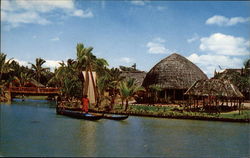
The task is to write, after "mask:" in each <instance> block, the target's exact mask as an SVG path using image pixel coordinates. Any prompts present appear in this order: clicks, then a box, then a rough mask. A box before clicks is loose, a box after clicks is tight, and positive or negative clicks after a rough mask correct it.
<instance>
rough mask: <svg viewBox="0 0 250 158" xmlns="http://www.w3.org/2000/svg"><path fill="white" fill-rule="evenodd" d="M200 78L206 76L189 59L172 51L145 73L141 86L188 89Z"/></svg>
mask: <svg viewBox="0 0 250 158" xmlns="http://www.w3.org/2000/svg"><path fill="white" fill-rule="evenodd" d="M200 79H207V76H206V75H205V74H204V73H203V72H202V71H201V70H200V69H199V68H198V67H197V66H196V65H195V64H193V63H192V62H191V61H189V60H188V59H186V58H185V57H183V56H181V55H179V54H176V53H174V54H172V55H170V56H168V57H167V58H165V59H163V60H161V61H160V62H159V63H157V64H156V65H155V66H154V67H153V68H152V69H151V70H150V71H149V72H148V73H147V75H146V77H145V79H144V81H143V84H142V86H144V87H148V86H150V85H157V86H159V87H161V88H162V89H188V88H189V87H190V86H191V85H192V84H193V83H194V82H195V81H197V80H200Z"/></svg>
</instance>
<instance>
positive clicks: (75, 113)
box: [57, 109, 102, 121]
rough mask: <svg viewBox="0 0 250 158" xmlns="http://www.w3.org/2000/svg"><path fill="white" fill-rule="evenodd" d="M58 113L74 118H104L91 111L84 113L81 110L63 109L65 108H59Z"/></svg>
mask: <svg viewBox="0 0 250 158" xmlns="http://www.w3.org/2000/svg"><path fill="white" fill-rule="evenodd" d="M57 113H58V114H60V115H65V116H69V117H72V118H77V119H85V120H93V121H94V120H99V119H101V118H102V116H98V115H93V114H90V113H84V112H81V111H71V110H63V109H59V110H58V111H57Z"/></svg>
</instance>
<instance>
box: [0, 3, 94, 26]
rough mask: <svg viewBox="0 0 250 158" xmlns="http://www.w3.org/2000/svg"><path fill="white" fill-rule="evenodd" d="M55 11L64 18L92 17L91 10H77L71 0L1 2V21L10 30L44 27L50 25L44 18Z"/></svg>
mask: <svg viewBox="0 0 250 158" xmlns="http://www.w3.org/2000/svg"><path fill="white" fill-rule="evenodd" d="M55 10H60V11H62V13H63V14H64V15H66V16H76V17H81V18H90V17H93V13H92V12H91V10H89V9H87V10H85V11H84V10H81V9H77V8H76V7H75V5H74V1H73V0H62V1H61V0H60V1H51V0H36V1H35V0H12V1H9V0H1V21H2V22H5V23H6V24H7V25H8V26H9V27H10V28H13V27H18V26H20V25H21V24H28V23H33V24H41V25H46V24H49V23H52V22H51V21H50V20H49V19H47V18H46V16H47V17H49V15H50V14H52V12H53V11H55ZM64 15H62V16H64Z"/></svg>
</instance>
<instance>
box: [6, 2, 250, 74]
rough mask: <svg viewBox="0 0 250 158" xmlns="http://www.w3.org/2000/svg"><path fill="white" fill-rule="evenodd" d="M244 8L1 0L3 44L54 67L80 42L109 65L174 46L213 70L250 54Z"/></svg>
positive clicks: (140, 61) (151, 59) (142, 65)
mask: <svg viewBox="0 0 250 158" xmlns="http://www.w3.org/2000/svg"><path fill="white" fill-rule="evenodd" d="M249 10H250V2H249V1H248V2H247V1H240V2H233V1H221V2H220V1H205V2H201V1H177V2H175V1H143V0H138V1H125V0H124V1H101V0H96V1H90V0H75V1H74V0H50V1H46V0H43V1H38V0H12V1H10V0H1V52H3V53H6V54H7V57H8V58H14V59H15V60H16V61H18V62H19V63H20V64H22V65H29V64H28V62H32V63H33V62H34V61H35V58H37V57H41V58H43V59H45V60H47V62H46V64H45V66H48V67H51V68H53V67H55V66H57V65H58V62H59V61H62V60H64V61H66V60H67V59H68V58H75V57H76V50H75V47H76V44H77V43H83V44H84V45H85V46H86V47H90V46H92V47H94V50H93V53H94V54H95V55H96V56H97V57H100V58H105V59H106V60H107V61H108V62H109V64H110V67H118V66H119V65H125V66H131V65H132V64H133V63H136V64H137V68H138V69H140V70H144V71H149V70H150V69H151V68H152V67H153V66H154V65H155V64H156V63H157V62H159V61H160V60H161V59H163V58H165V57H167V56H169V55H170V54H171V53H174V52H177V53H179V54H181V55H183V56H185V57H186V58H188V59H189V60H191V61H192V62H193V63H195V64H197V65H198V66H199V67H200V68H201V69H202V70H203V71H204V72H205V73H206V74H207V75H208V76H209V77H211V76H212V75H213V73H214V70H215V69H216V70H220V68H219V66H220V67H221V68H222V69H224V68H238V67H242V65H243V64H242V63H243V62H244V60H246V59H248V58H250V11H249Z"/></svg>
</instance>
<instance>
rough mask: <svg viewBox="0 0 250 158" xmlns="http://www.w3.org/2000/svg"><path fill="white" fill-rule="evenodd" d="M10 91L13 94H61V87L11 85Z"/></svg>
mask: <svg viewBox="0 0 250 158" xmlns="http://www.w3.org/2000/svg"><path fill="white" fill-rule="evenodd" d="M9 92H10V93H11V95H12V96H15V95H38V96H40V95H45V96H46V95H47V96H55V95H59V94H60V88H52V87H47V88H38V87H10V88H9Z"/></svg>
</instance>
